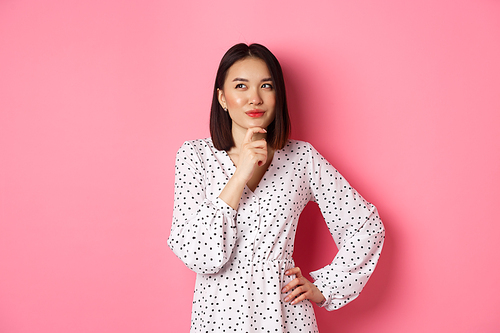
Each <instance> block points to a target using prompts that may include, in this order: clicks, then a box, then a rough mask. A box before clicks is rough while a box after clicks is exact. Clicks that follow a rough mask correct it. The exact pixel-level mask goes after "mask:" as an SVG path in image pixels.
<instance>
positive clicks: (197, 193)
mask: <svg viewBox="0 0 500 333" xmlns="http://www.w3.org/2000/svg"><path fill="white" fill-rule="evenodd" d="M207 171H208V172H207ZM207 177H210V170H206V168H205V166H204V165H203V160H202V158H201V156H200V151H199V150H197V149H196V148H195V146H194V145H193V144H192V143H190V142H185V143H184V144H183V145H182V147H181V148H180V149H179V151H178V152H177V156H176V162H175V197H174V213H173V221H172V228H171V230H170V236H169V238H168V245H169V247H170V248H171V249H172V251H173V252H174V253H175V254H176V256H177V257H179V259H181V260H182V261H183V262H184V264H186V266H187V267H188V268H189V269H191V270H193V271H195V272H196V273H201V274H213V273H217V272H218V271H219V270H220V269H221V268H222V266H223V265H224V264H225V263H226V262H227V261H228V259H229V257H230V255H231V252H232V250H233V247H234V244H235V242H236V238H237V230H236V225H235V219H236V211H235V210H234V209H233V208H231V207H230V206H229V205H227V204H226V203H225V202H224V201H222V200H221V199H219V198H218V194H219V193H210V195H207V188H206V187H207V184H208V183H210V179H207Z"/></svg>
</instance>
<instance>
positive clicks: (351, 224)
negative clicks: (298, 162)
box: [309, 146, 385, 311]
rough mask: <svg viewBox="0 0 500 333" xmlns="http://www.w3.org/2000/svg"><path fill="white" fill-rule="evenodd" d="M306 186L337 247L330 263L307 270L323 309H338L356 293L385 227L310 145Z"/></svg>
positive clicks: (368, 272)
mask: <svg viewBox="0 0 500 333" xmlns="http://www.w3.org/2000/svg"><path fill="white" fill-rule="evenodd" d="M310 149H311V153H310V156H311V157H310V160H309V169H310V172H309V174H310V176H309V177H310V188H311V193H312V196H313V200H314V201H315V202H316V203H317V204H318V206H319V208H320V210H321V213H322V214H323V217H324V219H325V221H326V224H327V226H328V229H329V230H330V234H331V235H332V237H333V239H334V241H335V243H336V245H337V247H338V248H339V251H338V253H337V255H336V256H335V258H334V260H333V261H332V263H331V264H329V265H327V266H325V267H323V268H321V269H319V270H317V271H314V272H311V273H310V275H311V277H312V278H313V279H314V280H315V281H314V284H315V285H316V286H317V287H318V289H319V290H320V291H321V293H322V294H323V295H324V296H325V298H326V300H325V302H324V303H323V304H322V306H323V307H325V308H326V309H327V310H329V311H331V310H335V309H338V308H340V307H342V306H344V305H346V304H347V303H349V302H350V301H352V300H354V299H355V298H357V297H358V296H359V293H360V292H361V290H362V289H363V287H364V286H365V284H366V282H367V281H368V279H369V278H370V276H371V274H372V273H373V270H374V269H375V266H376V264H377V261H378V258H379V256H380V253H381V251H382V245H383V242H384V236H385V229H384V226H383V224H382V221H381V220H380V217H379V215H378V213H377V209H376V208H375V206H373V205H372V204H370V203H368V202H367V201H366V200H365V199H363V198H362V197H361V196H360V195H359V194H358V192H356V190H354V189H353V188H352V187H351V186H350V185H349V183H348V182H347V181H346V180H345V179H344V178H343V177H342V176H341V175H340V173H339V172H338V171H337V170H335V169H334V168H333V166H332V165H331V164H330V163H328V161H326V160H325V159H324V158H323V157H322V156H321V155H320V154H319V153H318V152H317V151H316V150H315V149H314V148H313V147H312V146H311V147H310Z"/></svg>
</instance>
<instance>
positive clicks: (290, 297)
mask: <svg viewBox="0 0 500 333" xmlns="http://www.w3.org/2000/svg"><path fill="white" fill-rule="evenodd" d="M307 290H308V289H307V287H305V286H303V285H300V286H298V287H297V288H295V289H294V290H293V291H292V292H291V293H290V294H288V295H286V297H285V302H289V301H291V300H293V299H295V298H297V297H298V296H300V295H302V294H304V293H306V292H307Z"/></svg>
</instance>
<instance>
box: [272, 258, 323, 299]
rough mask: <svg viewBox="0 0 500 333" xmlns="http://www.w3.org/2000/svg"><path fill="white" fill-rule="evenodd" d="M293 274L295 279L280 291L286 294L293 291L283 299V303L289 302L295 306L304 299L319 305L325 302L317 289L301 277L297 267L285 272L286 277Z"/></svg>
mask: <svg viewBox="0 0 500 333" xmlns="http://www.w3.org/2000/svg"><path fill="white" fill-rule="evenodd" d="M294 274H295V279H293V280H292V281H290V282H289V283H288V284H287V285H286V286H285V287H283V289H282V290H281V292H283V293H286V292H288V291H289V290H292V289H293V291H292V292H291V293H289V294H288V295H287V296H286V297H285V302H290V301H291V302H292V303H291V304H294V305H295V304H297V303H299V302H301V301H303V300H305V299H308V300H310V301H311V302H314V303H321V302H323V301H324V300H325V296H323V294H322V293H321V291H319V289H318V287H316V285H314V283H312V282H311V281H309V280H308V279H306V278H305V277H304V276H303V275H302V273H301V271H300V268H299V267H294V268H291V269H289V270H287V271H286V272H285V275H288V276H290V275H294Z"/></svg>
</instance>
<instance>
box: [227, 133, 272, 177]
mask: <svg viewBox="0 0 500 333" xmlns="http://www.w3.org/2000/svg"><path fill="white" fill-rule="evenodd" d="M257 133H262V134H264V133H267V132H266V130H265V129H263V128H260V127H251V128H249V129H248V130H247V133H246V134H245V138H244V139H243V143H242V144H241V148H240V151H239V154H238V161H237V162H236V171H235V173H234V175H235V176H236V177H240V178H241V179H242V180H243V181H244V182H245V184H246V183H247V182H248V181H249V180H250V179H251V178H252V176H253V173H254V171H255V168H256V167H257V166H262V165H265V164H266V162H267V142H266V140H265V139H260V140H255V141H252V138H253V136H254V134H257Z"/></svg>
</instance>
